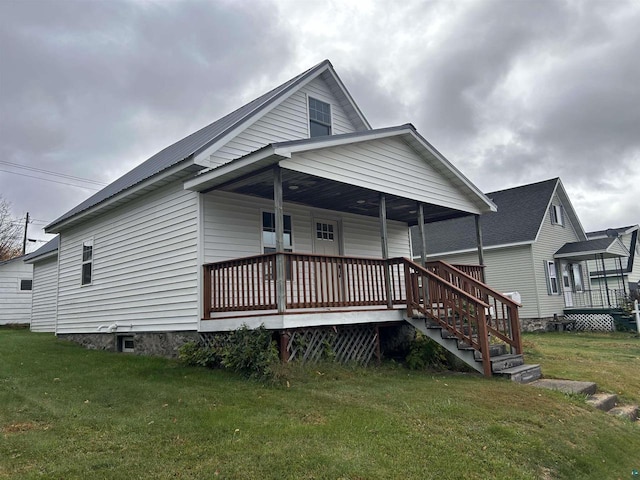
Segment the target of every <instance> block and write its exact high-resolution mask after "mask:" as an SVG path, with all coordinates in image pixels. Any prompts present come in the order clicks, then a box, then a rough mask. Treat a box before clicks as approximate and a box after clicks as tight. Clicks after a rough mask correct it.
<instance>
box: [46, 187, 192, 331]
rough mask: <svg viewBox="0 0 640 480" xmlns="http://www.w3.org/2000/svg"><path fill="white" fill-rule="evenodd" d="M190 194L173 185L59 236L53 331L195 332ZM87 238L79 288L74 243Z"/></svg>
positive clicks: (78, 261)
mask: <svg viewBox="0 0 640 480" xmlns="http://www.w3.org/2000/svg"><path fill="white" fill-rule="evenodd" d="M197 200H198V198H197V194H195V193H193V192H189V191H184V190H183V189H182V182H176V183H174V184H172V185H169V186H167V187H164V188H163V189H161V190H159V191H156V192H153V193H150V194H148V195H146V196H145V197H142V198H139V199H136V200H135V201H134V202H132V203H131V204H129V205H126V206H123V207H120V208H118V209H117V210H115V211H112V212H109V213H108V214H106V215H104V216H102V217H99V218H97V219H93V220H91V221H89V222H86V223H84V224H83V225H82V226H81V227H78V228H74V229H70V230H68V231H65V232H63V235H62V239H61V245H60V249H59V260H60V272H59V282H60V285H59V294H58V324H57V333H88V332H97V329H98V327H99V326H100V325H105V326H108V325H111V324H113V323H115V322H118V323H119V324H121V325H123V327H122V328H120V327H119V329H118V331H129V330H132V331H173V330H195V329H196V328H197V324H198V308H197V305H198V287H197V278H198V275H199V266H198V265H197V208H198V204H197ZM88 239H93V276H92V280H93V281H92V284H91V285H85V286H81V285H80V273H81V260H82V244H83V241H85V240H88Z"/></svg>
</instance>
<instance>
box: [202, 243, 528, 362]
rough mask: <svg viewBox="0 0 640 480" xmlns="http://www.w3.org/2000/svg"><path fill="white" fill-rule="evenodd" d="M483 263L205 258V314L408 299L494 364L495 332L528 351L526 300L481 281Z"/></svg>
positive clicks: (413, 308)
mask: <svg viewBox="0 0 640 480" xmlns="http://www.w3.org/2000/svg"><path fill="white" fill-rule="evenodd" d="M279 258H280V259H281V260H280V261H281V262H284V269H283V271H284V272H285V273H284V276H285V277H286V279H285V281H284V282H281V285H282V286H281V287H280V288H281V289H282V291H281V293H280V292H279V287H277V282H276V280H277V279H276V271H277V268H276V263H277V262H278V261H279ZM477 267H478V266H469V267H468V268H466V269H465V270H466V271H463V270H462V269H460V268H456V267H453V266H452V265H449V264H447V263H445V262H430V263H428V264H427V267H426V268H424V267H421V266H419V265H417V264H415V263H413V262H411V261H410V260H408V259H405V258H392V259H388V260H381V259H368V258H355V257H339V256H329V255H313V254H298V253H271V254H265V255H257V256H254V257H247V258H239V259H234V260H228V261H223V262H217V263H212V264H207V265H204V312H203V313H204V316H203V319H205V320H208V319H211V318H212V313H213V314H218V313H221V312H241V311H246V312H251V311H262V312H264V313H286V312H287V311H291V310H298V311H299V310H301V309H302V310H308V309H314V308H315V309H322V308H329V307H331V308H357V307H376V306H379V307H381V308H382V307H385V306H386V307H387V308H393V307H394V306H399V305H405V306H406V307H407V309H408V312H409V314H410V315H413V314H417V315H422V316H425V317H427V318H428V319H430V320H432V321H435V322H438V323H439V324H440V325H441V326H442V327H443V328H444V329H446V330H447V331H449V332H450V333H451V334H453V335H455V336H456V337H458V338H459V339H460V340H461V341H463V342H466V343H467V344H468V345H469V346H472V347H473V348H475V349H477V350H478V351H480V352H482V356H483V360H484V359H485V356H486V357H487V361H486V362H484V365H485V368H490V365H489V361H488V355H489V349H488V345H489V344H488V342H489V335H492V336H494V337H495V338H497V339H499V340H501V341H503V342H505V343H506V344H508V345H509V346H510V347H511V351H512V352H513V353H522V343H521V339H520V325H519V319H518V306H519V305H518V304H517V303H516V302H514V301H513V300H511V299H510V298H508V297H505V296H504V295H502V294H500V293H499V292H496V291H495V290H493V289H491V288H490V287H488V286H487V285H485V284H484V283H482V282H480V281H478V280H477V278H476V277H477V276H478V275H480V274H481V272H482V269H481V268H477ZM279 295H280V296H279ZM283 297H284V298H283ZM278 298H281V299H282V298H283V301H281V302H278ZM278 305H281V307H280V309H278ZM290 313H295V312H290ZM488 365H489V366H488Z"/></svg>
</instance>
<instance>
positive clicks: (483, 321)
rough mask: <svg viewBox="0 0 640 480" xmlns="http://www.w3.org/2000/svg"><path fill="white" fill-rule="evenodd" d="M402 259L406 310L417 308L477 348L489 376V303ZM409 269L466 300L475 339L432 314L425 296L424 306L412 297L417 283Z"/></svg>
mask: <svg viewBox="0 0 640 480" xmlns="http://www.w3.org/2000/svg"><path fill="white" fill-rule="evenodd" d="M402 260H403V263H404V267H405V268H404V270H405V277H406V278H405V284H406V297H407V311H408V312H412V311H413V310H417V311H419V312H421V313H422V314H424V315H425V316H427V317H428V318H430V319H431V320H433V321H435V322H437V323H438V324H439V325H440V326H441V327H442V328H444V329H446V330H447V331H449V332H450V333H452V334H454V335H455V336H456V337H457V338H458V339H459V340H462V341H464V342H467V343H468V344H469V346H470V347H472V348H474V349H476V350H478V351H479V352H480V353H481V355H482V365H483V370H484V374H485V376H488V377H490V376H491V361H490V354H489V335H488V328H489V325H488V324H487V318H486V314H485V311H486V310H488V309H489V304H488V303H486V302H484V301H483V300H482V299H481V298H478V297H476V296H474V295H472V294H471V293H469V292H467V291H465V290H463V289H462V288H459V287H458V286H457V285H454V284H453V283H451V282H448V281H447V280H446V279H444V278H442V277H441V276H439V275H437V274H436V273H434V272H432V271H430V270H428V269H426V268H424V267H423V266H421V265H418V264H417V263H414V262H413V261H411V260H409V259H408V258H403V259H402ZM410 269H413V270H415V271H416V272H418V273H419V274H421V275H422V276H423V277H425V278H429V279H431V280H433V281H434V282H436V283H437V284H440V285H442V286H444V287H446V288H447V289H449V290H450V291H453V292H455V293H457V294H458V295H459V296H460V297H461V299H463V300H466V303H467V309H468V310H467V316H468V321H469V322H470V321H471V318H475V323H476V324H477V334H478V335H477V339H476V340H474V339H473V336H472V335H471V332H469V334H465V332H464V331H463V330H459V329H457V328H455V326H454V328H452V325H451V324H450V323H449V322H445V321H443V320H441V319H440V318H439V317H438V316H436V315H434V314H433V312H432V311H430V310H429V309H428V308H427V306H426V302H427V301H429V303H431V301H432V300H430V299H428V298H425V306H424V307H421V306H420V302H419V301H416V299H414V287H418V285H417V280H414V278H412V275H411V272H410ZM423 287H424V284H423ZM415 290H418V288H415ZM429 296H430V295H429ZM469 305H473V306H474V311H473V315H471V314H470V310H469ZM443 308H450V307H444V305H443ZM439 309H440V307H438V310H439ZM409 314H411V313H409ZM469 325H471V323H469ZM461 326H462V319H461Z"/></svg>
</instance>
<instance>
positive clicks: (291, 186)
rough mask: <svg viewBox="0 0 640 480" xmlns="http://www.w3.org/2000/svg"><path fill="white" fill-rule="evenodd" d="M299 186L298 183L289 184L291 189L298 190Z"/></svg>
mask: <svg viewBox="0 0 640 480" xmlns="http://www.w3.org/2000/svg"><path fill="white" fill-rule="evenodd" d="M299 188H300V187H299V186H298V185H289V190H298V189H299Z"/></svg>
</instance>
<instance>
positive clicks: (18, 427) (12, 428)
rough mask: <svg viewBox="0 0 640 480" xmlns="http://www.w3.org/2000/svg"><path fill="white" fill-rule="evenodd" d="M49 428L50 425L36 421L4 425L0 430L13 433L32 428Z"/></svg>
mask: <svg viewBox="0 0 640 480" xmlns="http://www.w3.org/2000/svg"><path fill="white" fill-rule="evenodd" d="M49 428H50V426H49V425H41V424H38V423H34V422H17V423H10V424H9V425H5V426H3V427H2V428H0V431H1V432H2V433H4V434H12V433H26V432H30V431H32V430H49Z"/></svg>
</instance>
